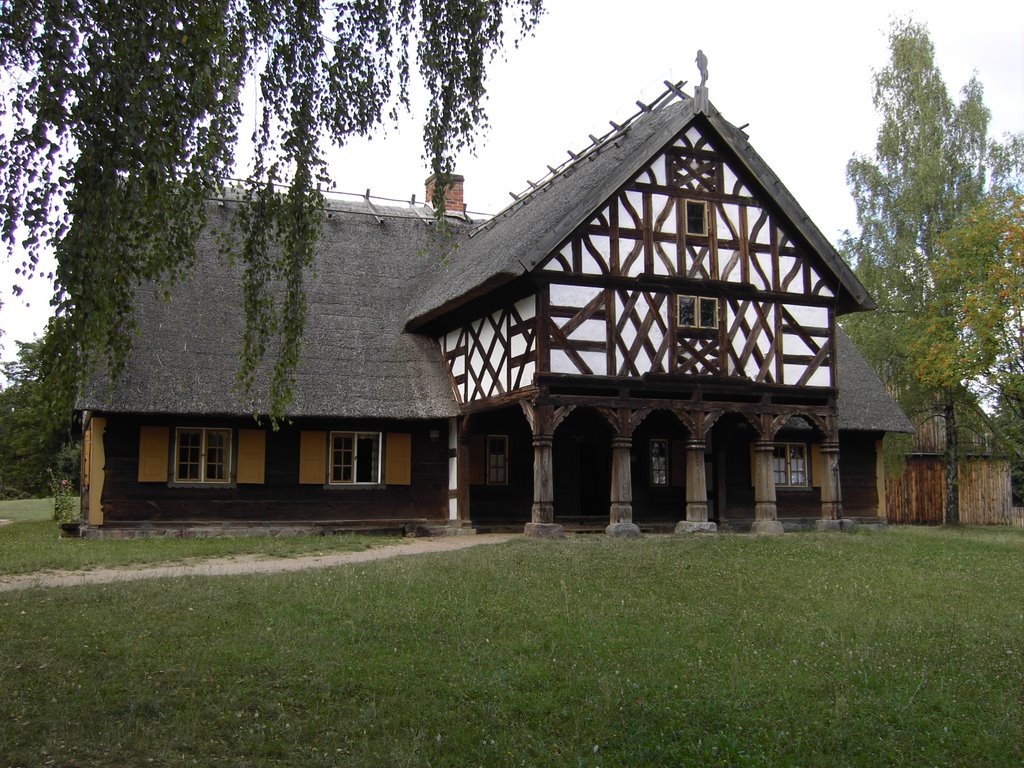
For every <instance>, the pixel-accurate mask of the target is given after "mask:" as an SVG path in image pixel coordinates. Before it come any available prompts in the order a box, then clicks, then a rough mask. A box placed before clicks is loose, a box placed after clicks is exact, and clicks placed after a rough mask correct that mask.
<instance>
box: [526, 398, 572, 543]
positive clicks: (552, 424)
mask: <svg viewBox="0 0 1024 768" xmlns="http://www.w3.org/2000/svg"><path fill="white" fill-rule="evenodd" d="M519 405H520V407H521V408H522V409H523V413H524V414H525V415H526V420H527V421H529V422H530V429H531V430H532V432H533V505H532V506H531V507H530V522H528V523H527V524H526V526H525V527H524V528H523V533H524V534H525V535H527V536H532V537H536V538H563V537H564V536H565V528H563V527H562V526H561V525H558V524H557V523H555V504H554V501H555V498H554V497H555V483H554V477H555V474H554V464H553V460H552V446H553V445H554V438H555V430H556V429H557V428H558V425H559V424H561V423H562V420H563V419H564V418H565V417H566V416H568V415H569V413H571V412H572V409H573V406H565V407H562V408H557V409H556V408H555V407H554V406H551V405H547V404H544V405H536V404H534V403H530V402H527V401H525V400H522V401H520V403H519Z"/></svg>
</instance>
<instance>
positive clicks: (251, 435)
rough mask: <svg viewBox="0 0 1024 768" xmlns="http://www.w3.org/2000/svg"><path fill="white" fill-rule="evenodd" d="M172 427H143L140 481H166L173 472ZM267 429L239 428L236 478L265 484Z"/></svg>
mask: <svg viewBox="0 0 1024 768" xmlns="http://www.w3.org/2000/svg"><path fill="white" fill-rule="evenodd" d="M170 439H171V431H170V428H169V427H141V428H140V430H139V474H138V480H139V482H140V483H166V482H167V478H168V476H169V472H168V466H169V461H168V456H169V451H170ZM266 446H267V433H266V432H265V431H264V430H262V429H240V430H238V463H237V471H236V478H235V479H236V482H238V483H239V484H250V485H262V484H263V483H264V480H265V471H266Z"/></svg>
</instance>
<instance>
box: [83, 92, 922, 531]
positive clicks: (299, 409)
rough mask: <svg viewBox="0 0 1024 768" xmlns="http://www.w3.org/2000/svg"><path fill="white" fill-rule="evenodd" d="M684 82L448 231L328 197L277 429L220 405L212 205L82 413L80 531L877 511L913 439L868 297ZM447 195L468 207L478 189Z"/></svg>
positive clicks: (233, 290) (645, 520) (221, 334)
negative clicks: (868, 348)
mask: <svg viewBox="0 0 1024 768" xmlns="http://www.w3.org/2000/svg"><path fill="white" fill-rule="evenodd" d="M697 91H698V92H697V94H696V98H689V97H687V96H686V95H685V94H683V93H682V92H681V91H680V90H679V88H678V87H676V86H670V87H669V89H668V90H667V91H666V93H665V94H664V95H663V96H662V97H661V98H659V99H658V100H656V101H655V102H654V103H652V104H650V105H644V106H643V108H642V109H641V111H640V112H639V113H638V114H637V115H635V116H634V117H632V118H631V119H630V120H628V121H626V122H624V123H623V124H621V125H615V124H613V130H612V131H611V132H610V133H609V134H608V135H607V136H604V137H602V138H600V139H593V140H592V143H591V145H590V146H589V147H588V148H587V149H586V150H584V151H582V152H580V153H578V154H572V153H571V159H570V160H569V161H568V162H567V163H566V164H565V165H563V166H562V167H560V168H557V169H552V171H551V173H550V174H549V176H548V177H546V178H545V179H544V180H543V181H542V182H540V183H538V184H535V185H533V187H532V189H531V191H530V192H529V193H528V194H525V195H523V196H522V197H520V198H517V200H516V202H515V203H513V205H511V206H510V207H509V208H508V209H506V210H505V211H503V212H502V213H501V214H499V215H497V216H496V217H494V218H493V219H490V220H488V221H485V222H482V223H474V222H472V221H469V220H468V219H467V218H466V217H465V216H464V215H462V212H461V210H460V209H457V208H456V209H455V210H453V211H452V215H451V216H450V218H449V223H450V236H449V237H448V238H447V239H441V238H439V237H437V236H436V234H435V232H434V229H435V227H434V226H433V224H432V223H431V221H430V219H429V218H428V216H426V215H425V214H424V212H423V210H421V209H420V208H418V207H416V206H415V205H414V204H411V205H409V206H405V207H397V206H382V205H380V204H373V203H371V202H369V201H366V202H365V203H354V204H337V203H335V204H332V205H330V206H329V207H328V208H327V210H326V212H325V213H326V218H325V231H324V236H323V238H322V240H321V243H320V246H319V249H318V253H317V257H316V263H315V265H314V267H313V270H312V274H313V275H314V276H315V277H314V279H312V280H311V281H310V283H309V285H308V287H307V292H308V299H309V308H310V309H309V321H308V328H307V334H306V338H305V343H304V351H303V356H302V360H301V362H300V364H299V367H298V370H297V373H296V386H295V400H294V402H293V404H292V406H291V408H290V409H289V420H288V422H287V423H286V424H284V425H283V426H282V427H281V428H280V429H278V430H272V429H270V428H269V426H266V425H264V426H260V425H259V424H258V423H257V422H256V421H255V420H254V419H253V417H252V414H253V413H260V412H261V405H260V403H258V402H249V403H242V402H240V400H239V397H238V394H237V392H235V391H234V389H233V381H234V375H233V370H234V365H235V360H237V349H238V339H240V338H241V319H240V311H239V307H240V300H239V295H238V288H237V285H238V281H237V275H234V274H231V271H232V270H231V268H230V267H229V266H227V265H225V264H222V263H220V262H219V259H218V257H217V256H216V248H215V247H214V241H215V238H216V231H217V229H218V228H220V227H225V226H227V225H228V223H229V221H230V217H231V215H232V207H233V204H232V203H231V202H230V201H222V202H221V203H220V204H219V205H218V206H217V207H216V208H215V209H214V210H213V213H212V215H211V226H210V231H209V232H208V233H207V234H206V235H205V236H204V240H203V241H202V242H201V243H200V248H199V251H200V260H201V263H200V264H199V265H198V266H197V269H196V271H195V273H194V274H193V275H192V276H191V277H190V278H189V279H188V280H187V281H185V282H184V283H183V284H182V285H180V286H179V287H178V289H177V291H176V293H175V295H174V296H173V297H172V298H171V300H170V301H169V302H160V301H158V300H157V297H156V295H155V293H152V292H149V291H148V290H146V289H144V290H142V291H140V296H139V313H138V314H139V328H140V333H139V338H138V339H137V340H136V343H135V349H134V351H133V354H132V359H131V361H130V363H129V365H128V368H127V370H126V371H125V373H124V374H123V376H121V377H120V378H119V379H118V380H117V381H114V382H109V383H108V382H99V383H94V384H93V386H92V387H91V388H90V389H89V391H88V392H87V393H86V395H85V396H84V398H83V401H82V405H83V410H84V411H85V420H84V423H85V426H86V429H85V451H84V456H85V458H84V460H83V488H84V491H83V506H84V509H85V512H84V514H85V515H86V516H87V521H88V526H89V529H90V530H92V531H98V532H102V531H113V530H142V529H145V530H178V529H181V528H187V527H193V528H195V527H202V526H210V525H214V526H216V525H223V524H225V523H235V524H239V525H265V526H289V525H307V526H309V525H312V526H317V527H322V528H331V529H333V528H339V529H348V528H400V527H403V526H441V525H443V526H445V527H446V528H448V529H450V530H478V529H510V528H511V529H519V530H525V531H526V532H527V533H529V534H533V535H560V534H561V533H562V532H563V531H564V530H565V529H566V528H575V529H580V530H592V529H593V530H600V529H606V530H607V531H608V532H609V533H612V534H627V535H628V534H634V533H636V532H638V531H639V530H641V529H646V530H673V529H674V530H679V531H701V530H714V529H715V528H716V527H718V526H723V527H729V528H736V529H751V530H755V531H762V532H778V531H781V530H783V528H784V525H785V524H790V525H794V526H796V525H812V526H814V525H816V526H818V527H821V528H837V527H840V526H841V525H842V524H843V523H842V521H844V520H861V521H865V520H866V521H878V520H881V519H884V516H885V510H884V503H885V494H884V477H883V473H882V470H881V448H880V444H881V439H882V437H883V435H884V433H885V432H887V431H907V430H909V429H910V425H909V423H908V422H907V420H906V418H905V416H903V414H902V413H901V412H900V411H899V408H898V407H897V406H896V405H895V403H894V402H893V401H892V400H891V399H890V398H889V397H888V396H887V395H886V393H885V392H884V389H883V388H882V385H881V384H880V382H879V381H878V379H877V377H875V376H874V374H873V373H872V372H871V370H870V368H869V367H868V366H867V364H866V363H865V362H864V360H863V358H862V357H861V356H860V354H859V353H858V352H857V350H856V349H855V348H854V346H853V345H852V343H851V342H850V341H849V339H847V338H846V337H845V336H844V335H843V333H842V331H841V329H840V328H839V327H838V325H837V322H836V321H837V318H838V317H839V316H841V315H842V314H844V313H848V312H856V311H866V310H870V309H871V308H872V307H873V304H872V302H871V299H870V297H869V296H868V295H867V293H866V291H865V290H864V288H863V286H861V285H860V283H859V282H858V281H857V279H856V277H855V276H854V275H853V273H852V272H851V271H850V270H849V268H848V267H847V266H846V265H845V263H844V262H843V260H842V259H841V257H840V256H839V255H838V254H837V253H836V251H835V249H834V248H833V247H832V246H831V244H830V243H828V241H827V240H826V238H825V237H824V236H823V235H822V234H821V233H820V231H819V230H818V229H817V228H816V227H815V226H814V225H813V223H812V222H810V220H809V219H808V217H807V216H806V214H805V213H804V211H803V210H802V209H801V208H800V206H799V205H798V203H797V202H796V201H795V200H794V199H793V198H792V196H791V195H790V194H789V192H788V191H787V190H786V189H785V187H784V186H783V185H782V183H781V181H780V180H779V179H778V177H777V176H775V174H774V173H773V172H772V171H771V169H769V168H768V166H767V165H766V164H765V163H764V162H763V160H761V158H760V157H759V156H758V155H757V153H756V152H755V151H754V150H753V148H752V147H751V146H750V144H749V142H748V141H747V137H746V135H745V134H744V133H743V132H742V131H740V130H739V129H737V128H735V127H734V126H732V125H731V124H730V123H728V122H727V121H726V120H725V119H724V118H723V117H722V116H721V115H720V114H719V113H718V111H717V110H716V109H715V108H714V107H713V106H712V105H711V104H710V103H709V102H708V101H707V98H706V90H705V89H703V88H698V89H697ZM454 191H455V193H456V195H457V197H458V199H459V201H460V202H461V195H462V188H461V179H459V180H457V183H456V188H455V190H454Z"/></svg>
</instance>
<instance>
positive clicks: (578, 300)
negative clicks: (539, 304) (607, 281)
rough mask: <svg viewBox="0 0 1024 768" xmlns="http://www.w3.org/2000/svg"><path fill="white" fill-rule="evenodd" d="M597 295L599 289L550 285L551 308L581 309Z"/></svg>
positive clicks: (582, 286) (599, 291) (557, 284)
mask: <svg viewBox="0 0 1024 768" xmlns="http://www.w3.org/2000/svg"><path fill="white" fill-rule="evenodd" d="M599 293H601V289H600V288H592V287H590V286H586V285H562V284H561V283H552V284H551V289H550V293H549V297H550V301H551V306H553V307H576V308H577V309H582V308H583V307H585V306H587V304H589V303H590V302H591V301H593V300H594V299H595V298H596V297H597V295H598V294H599Z"/></svg>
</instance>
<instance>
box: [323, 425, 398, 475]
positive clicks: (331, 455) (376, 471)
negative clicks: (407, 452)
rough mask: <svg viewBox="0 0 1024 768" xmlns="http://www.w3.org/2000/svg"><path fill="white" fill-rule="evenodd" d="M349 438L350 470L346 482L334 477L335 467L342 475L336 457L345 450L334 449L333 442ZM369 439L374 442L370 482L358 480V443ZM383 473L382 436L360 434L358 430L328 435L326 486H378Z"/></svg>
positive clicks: (372, 433)
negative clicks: (350, 443)
mask: <svg viewBox="0 0 1024 768" xmlns="http://www.w3.org/2000/svg"><path fill="white" fill-rule="evenodd" d="M345 437H349V438H351V439H352V448H351V452H352V457H351V461H350V463H349V466H350V468H351V473H352V474H351V478H350V479H348V480H345V479H342V478H337V479H336V477H335V467H339V468H340V469H341V470H342V471H341V472H339V474H340V475H343V474H344V472H343V470H344V466H345V465H344V464H343V463H341V462H337V461H336V457H337V456H338V453H339V452H342V451H344V450H345V449H344V448H342V449H336V448H335V446H334V441H335V440H336V439H338V438H345ZM365 438H371V439H372V440H373V441H374V442H373V445H374V449H371V450H375V452H376V456H375V457H372V458H371V459H370V461H371V475H372V476H373V477H372V479H370V480H359V479H357V478H358V476H359V460H360V458H361V457H360V455H359V443H360V439H365ZM383 471H384V435H383V433H381V432H361V431H358V430H335V431H332V432H331V433H330V435H329V436H328V440H327V484H328V485H380V484H381V482H382V481H381V473H382V472H383Z"/></svg>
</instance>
